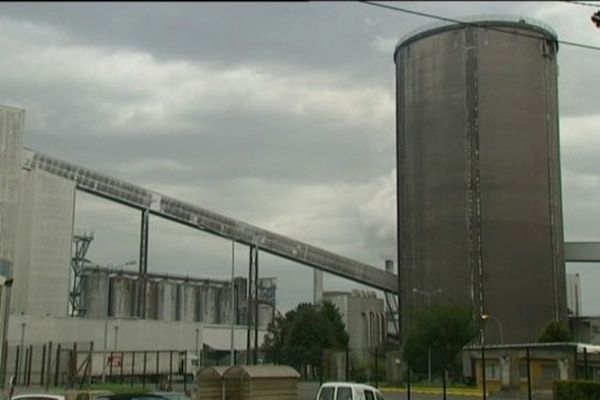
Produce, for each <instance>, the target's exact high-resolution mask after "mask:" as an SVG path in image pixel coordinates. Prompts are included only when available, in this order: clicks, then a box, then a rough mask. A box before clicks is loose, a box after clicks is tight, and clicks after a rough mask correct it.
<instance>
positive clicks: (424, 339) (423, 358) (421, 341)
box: [403, 305, 480, 372]
mask: <svg viewBox="0 0 600 400" xmlns="http://www.w3.org/2000/svg"><path fill="white" fill-rule="evenodd" d="M479 332H480V330H479V326H478V324H477V323H476V322H475V321H474V319H473V316H472V313H471V311H470V310H469V309H466V308H462V307H456V306H442V305H440V306H432V307H431V308H429V309H428V310H425V311H423V312H422V313H421V314H419V315H418V316H417V318H416V320H415V322H414V323H413V324H412V326H411V327H410V328H409V332H408V334H407V337H406V341H405V343H404V349H403V358H404V360H405V361H406V362H408V363H409V364H410V365H411V368H412V369H413V370H416V371H419V370H420V371H425V370H427V354H428V349H431V354H432V358H431V364H432V370H433V371H438V372H443V371H446V370H448V369H453V368H452V367H454V366H456V367H458V366H459V365H460V360H459V357H458V355H459V354H460V352H461V350H462V348H463V347H464V346H466V345H467V344H469V343H470V342H472V341H473V340H474V339H475V338H476V337H477V335H478V334H479Z"/></svg>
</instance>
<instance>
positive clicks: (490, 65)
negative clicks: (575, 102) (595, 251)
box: [394, 19, 566, 343]
mask: <svg viewBox="0 0 600 400" xmlns="http://www.w3.org/2000/svg"><path fill="white" fill-rule="evenodd" d="M557 51H558V46H557V41H556V35H555V34H554V33H553V32H552V31H551V30H550V29H548V28H545V27H542V26H540V25H539V24H532V23H528V22H525V21H523V20H502V19H497V20H483V21H482V20H480V21H476V22H475V23H471V24H462V25H458V24H454V25H445V26H437V27H435V28H431V29H428V30H422V31H420V32H417V33H414V34H413V35H411V36H409V37H407V38H406V39H405V40H403V41H401V42H400V43H399V44H398V46H397V48H396V51H395V54H394V61H395V63H396V74H397V118H398V121H397V155H398V165H397V176H398V237H399V246H398V247H399V248H398V252H399V255H398V256H399V260H400V266H399V274H400V277H399V279H400V301H401V304H400V307H401V313H402V327H403V335H405V334H406V329H407V326H408V325H409V324H410V321H411V320H412V319H414V317H415V316H416V314H417V313H418V312H419V310H420V309H422V308H423V307H425V306H426V305H427V300H428V298H430V299H431V303H432V304H435V303H438V302H439V303H452V304H462V305H466V306H471V307H472V310H473V313H474V315H476V316H480V315H482V314H488V315H490V316H492V317H494V318H496V319H497V320H498V321H500V323H501V325H502V328H503V333H504V338H503V339H504V342H512V343H514V342H530V341H533V340H535V338H536V336H537V334H538V333H539V331H540V330H541V329H542V327H543V326H544V325H545V324H546V323H548V322H549V321H550V320H555V319H556V320H560V321H563V322H564V321H566V304H565V296H564V290H565V288H564V287H565V280H564V279H565V278H564V274H565V271H564V258H563V228H562V207H561V182H560V162H559V137H558V99H557V62H556V53H557ZM440 290H441V292H440ZM487 325H488V326H487V327H486V337H487V339H488V341H490V342H499V341H500V337H499V328H498V327H497V326H496V324H487Z"/></svg>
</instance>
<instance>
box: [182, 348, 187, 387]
mask: <svg viewBox="0 0 600 400" xmlns="http://www.w3.org/2000/svg"><path fill="white" fill-rule="evenodd" d="M182 370H183V393H187V351H185V353H183V368H182Z"/></svg>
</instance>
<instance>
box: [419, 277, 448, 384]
mask: <svg viewBox="0 0 600 400" xmlns="http://www.w3.org/2000/svg"><path fill="white" fill-rule="evenodd" d="M412 292H413V293H415V294H422V295H423V296H426V297H427V309H428V310H429V308H430V307H431V296H433V295H434V294H438V293H442V292H443V290H442V289H436V290H432V291H429V292H424V291H422V290H419V289H417V288H413V290H412ZM445 373H446V371H444V374H445ZM427 382H428V383H429V384H430V385H431V347H429V348H428V349H427Z"/></svg>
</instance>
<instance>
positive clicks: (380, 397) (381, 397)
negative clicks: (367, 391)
mask: <svg viewBox="0 0 600 400" xmlns="http://www.w3.org/2000/svg"><path fill="white" fill-rule="evenodd" d="M377 400H385V399H384V398H383V396H382V395H381V393H379V392H377Z"/></svg>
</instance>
